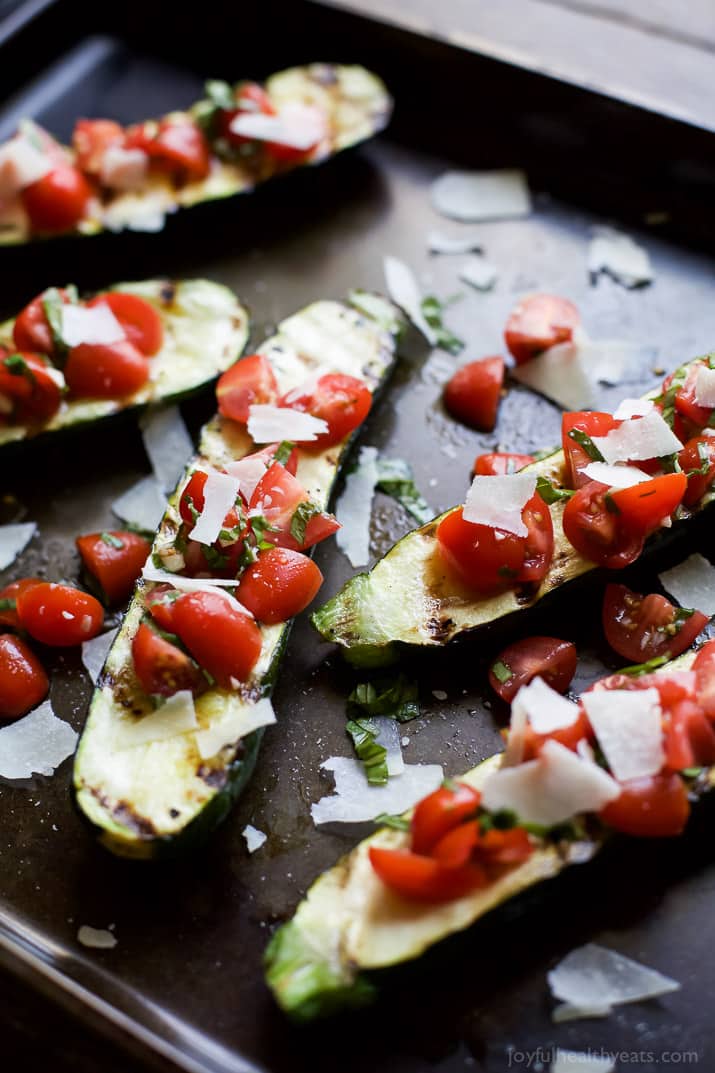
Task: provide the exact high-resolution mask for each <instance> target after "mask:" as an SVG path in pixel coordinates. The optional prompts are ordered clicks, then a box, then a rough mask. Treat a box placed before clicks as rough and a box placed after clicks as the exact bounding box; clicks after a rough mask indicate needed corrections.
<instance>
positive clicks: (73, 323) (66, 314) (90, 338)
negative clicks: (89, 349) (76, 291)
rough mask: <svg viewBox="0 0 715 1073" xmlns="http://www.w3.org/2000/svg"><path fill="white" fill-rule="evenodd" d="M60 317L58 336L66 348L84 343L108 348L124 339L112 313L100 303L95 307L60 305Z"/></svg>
mask: <svg viewBox="0 0 715 1073" xmlns="http://www.w3.org/2000/svg"><path fill="white" fill-rule="evenodd" d="M60 317H61V328H60V334H61V336H62V339H63V342H64V343H65V344H66V345H67V346H68V347H74V346H81V345H82V344H84V343H87V344H89V345H92V346H109V345H111V344H112V343H120V342H121V341H122V340H123V339H126V333H125V331H124V328H122V326H121V324H120V323H119V321H118V320H117V318H116V317H115V316H114V313H112V311H111V309H110V308H109V306H108V305H104V304H103V303H101V302H100V303H99V305H96V306H80V305H71V304H69V305H62V306H61V307H60Z"/></svg>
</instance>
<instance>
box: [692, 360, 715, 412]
mask: <svg viewBox="0 0 715 1073" xmlns="http://www.w3.org/2000/svg"><path fill="white" fill-rule="evenodd" d="M695 401H696V402H697V404H698V406H706V407H708V409H712V408H713V407H715V369H711V368H710V367H709V366H708V365H703V364H701V365H698V369H697V372H696V374H695Z"/></svg>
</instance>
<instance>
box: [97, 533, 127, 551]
mask: <svg viewBox="0 0 715 1073" xmlns="http://www.w3.org/2000/svg"><path fill="white" fill-rule="evenodd" d="M99 539H100V540H101V541H102V543H103V544H107V545H108V546H109V547H110V548H116V549H117V550H118V551H119V550H121V549H122V548H123V547H124V541H123V540H120V539H119V537H115V536H114V534H113V533H102V534H101V535H100V538H99Z"/></svg>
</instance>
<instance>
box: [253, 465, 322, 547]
mask: <svg viewBox="0 0 715 1073" xmlns="http://www.w3.org/2000/svg"><path fill="white" fill-rule="evenodd" d="M299 508H300V511H301V512H304V513H305V519H306V521H305V532H304V534H303V539H302V541H299V540H298V539H297V538H296V537H295V536H294V535H293V533H291V527H293V528H294V529H296V526H295V519H296V511H298V509H299ZM311 509H312V508H311V500H310V496H309V495H308V493H307V492H306V490H305V488H304V487H303V485H302V484H301V483H300V481H298V480H296V478H295V477H294V476H293V475H292V474H291V473H289V472H288V470H287V469H286V468H285V467H284V466H281V464H280V463H279V462H274V463H273V465H272V466H271V467H270V468H269V469H267V470H266V472H265V474H264V475H263V477H261V479H260V481H259V482H258V484H257V485H256V487H255V489H254V491H253V495H252V496H251V500H250V503H249V514H252V513H254V512H255V513H257V514H261V515H263V517H264V518H265V520H266V521H267V522H268V524H269V525H271V526H272V527H273V530H267V531H266V532H265V533H264V534H263V539H264V540H267V541H269V542H270V543H271V544H276V545H277V546H278V547H281V548H292V549H293V551H305V549H306V548H310V547H312V546H313V544H318V543H319V542H320V541H321V540H325V538H326V537H329V536H330V535H331V534H332V533H334V532H335V531H336V529H339V528H340V523H339V522H338V521H336V519H335V518H334V517H333V515H332V514H327V513H326V512H325V511H321V510H318V509H317V507H316V508H315V511H316V513H311ZM298 518H300V514H299V515H298ZM301 528H302V524H301ZM298 531H299V530H298Z"/></svg>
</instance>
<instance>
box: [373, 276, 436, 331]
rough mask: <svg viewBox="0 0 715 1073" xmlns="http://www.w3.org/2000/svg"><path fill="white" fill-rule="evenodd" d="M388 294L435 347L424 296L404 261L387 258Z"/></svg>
mask: <svg viewBox="0 0 715 1073" xmlns="http://www.w3.org/2000/svg"><path fill="white" fill-rule="evenodd" d="M383 265H384V269H385V283H386V284H387V293H388V294H389V295H390V298H391V299H392V300H393V302H394V303H395V304H396V305H398V306H399V307H400V309H402V310H403V312H404V313H406V314H407V316H408V317H409V318H410V320H411V321H412V323H413V324H414V326H415V328H417V330H418V331H419V332H421V333H422V335H423V336H424V337H425V339H426V340H427V342H428V343H429V344H430V346H435V345H436V343H437V336H436V335H435V332H434V329H433V328H431V327H430V325H429V324H428V323H427V321H426V319H425V315H424V313H423V312H422V296H421V294H420V289H419V287H418V285H417V280H416V279H415V277H414V274H413V272H412V270H411V269H409V268H408V267H407V265H406V264H405V263H404V261H398V259H397V258H396V257H386V258H385V259H384V262H383Z"/></svg>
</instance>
